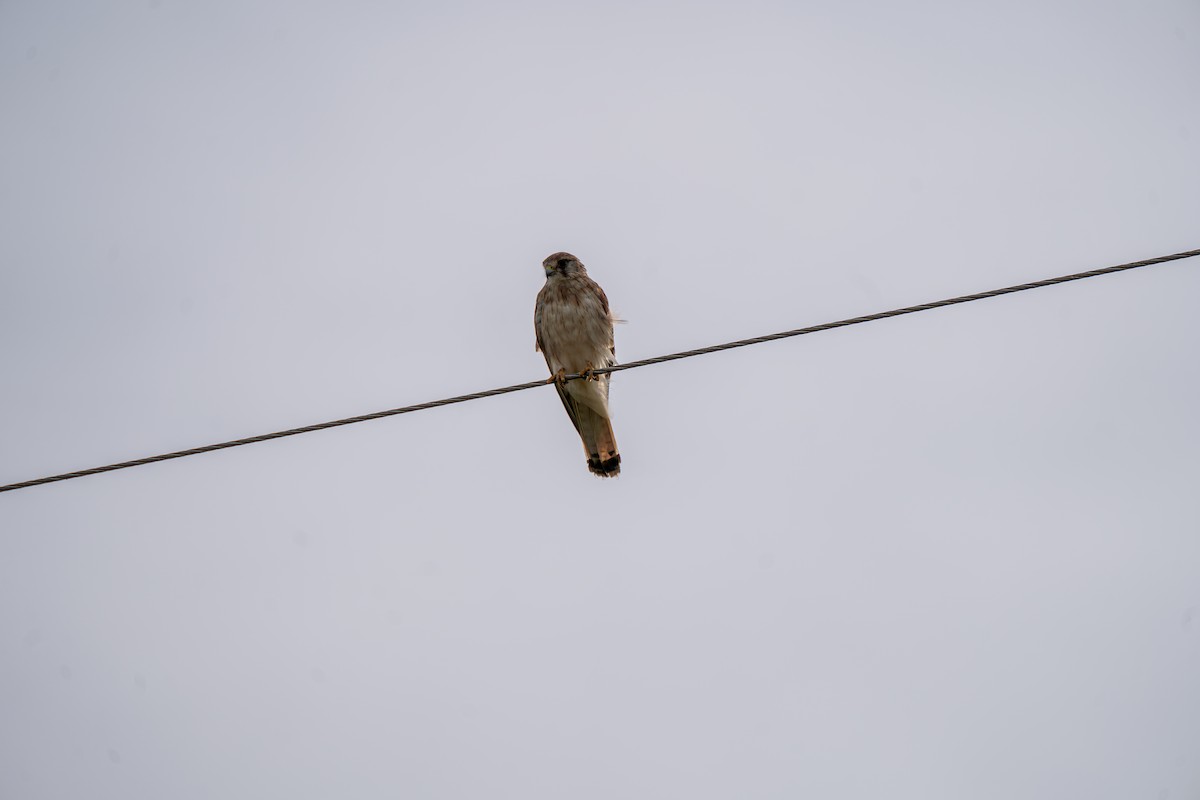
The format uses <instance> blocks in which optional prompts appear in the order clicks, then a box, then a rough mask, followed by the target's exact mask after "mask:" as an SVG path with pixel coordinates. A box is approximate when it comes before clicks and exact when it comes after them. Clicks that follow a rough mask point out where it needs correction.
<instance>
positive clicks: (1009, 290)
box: [0, 250, 1200, 492]
mask: <svg viewBox="0 0 1200 800" xmlns="http://www.w3.org/2000/svg"><path fill="white" fill-rule="evenodd" d="M1197 255H1200V250H1188V251H1186V252H1183V253H1175V254H1173V255H1169V256H1158V257H1157V258H1148V259H1146V260H1144V261H1132V262H1130V263H1128V264H1117V265H1116V266H1112V267H1102V268H1100V269H1093V270H1088V271H1087V272H1076V273H1073V274H1071V275H1062V276H1059V277H1057V278H1047V279H1045V280H1041V281H1034V282H1033V283H1022V284H1019V285H1017V286H1006V287H1004V288H1003V289H992V290H991V291H987V292H978V293H976V294H964V295H962V296H960V297H951V298H948V299H946V300H936V301H934V302H932V303H922V304H921V305H916V306H906V307H905V308H897V309H894V310H892V311H880V312H878V313H876V314H867V315H866V316H863V317H851V318H850V319H843V320H838V321H837V322H826V323H824V324H821V325H811V326H809V327H807V328H796V329H795V330H791V331H782V332H780V333H772V334H768V335H766V336H756V337H754V338H752V339H738V340H737V341H735V342H725V343H724V344H715V345H712V346H710V347H701V348H698V349H696V350H684V351H683V352H680V353H670V354H668V355H664V356H655V357H654V358H644V359H642V360H641V361H630V362H629V363H628V364H616V365H614V366H611V367H606V368H604V369H596V370H594V374H596V375H603V374H605V373H610V372H621V371H622V370H627V369H637V368H638V367H648V366H650V365H651V364H661V363H663V362H664V361H676V360H678V359H681V358H691V357H693V356H702V355H706V354H708V353H718V352H720V351H722V350H733V349H734V348H737V347H747V346H749V345H752V344H762V343H763V342H773V341H775V340H776V339H789V338H791V337H793V336H804V335H805V334H808V333H819V332H820V331H828V330H833V329H834V328H845V327H847V326H849V325H859V324H861V323H863V322H874V321H875V320H880V319H888V318H889V317H899V316H903V315H905V314H915V313H917V312H918V311H929V310H930V309H934V308H942V307H943V306H953V305H958V304H959V303H970V302H973V301H975V300H985V299H987V298H989V297H999V296H1000V295H1004V294H1013V293H1014V292H1024V291H1027V290H1029V289H1040V288H1041V287H1043V286H1053V285H1055V284H1057V283H1068V282H1070V281H1078V280H1083V279H1084V278H1094V277H1096V276H1098V275H1108V274H1110V273H1113V272H1124V271H1125V270H1129V269H1137V268H1139V267H1149V266H1152V265H1154V264H1163V263H1165V262H1168V261H1178V260H1179V259H1183V258H1191V257H1193V256H1197ZM580 377H582V376H580V375H578V374H571V375H568V376H566V379H567V380H569V381H570V380H578V379H579V378H580ZM547 383H548V382H547V381H545V380H540V381H529V382H528V383H517V384H513V385H512V386H502V387H500V388H498V389H488V390H487V391H484V392H472V393H471V394H461V395H458V396H457V397H447V398H445V399H442V400H432V401H430V402H428V403H418V404H416V405H412V406H403V407H402V408H391V409H388V410H387V411H376V412H375V413H373V414H363V415H361V416H358V417H346V418H345V419H336V420H333V421H332V422H319V423H317V424H315V425H305V426H304V427H302V428H289V429H288V430H285V431H276V432H274V433H263V434H260V435H258V436H250V437H247V438H245V439H232V440H230V441H228V442H218V443H217V444H209V445H205V446H203V447H193V448H191V449H190V450H177V451H175V452H173V453H163V454H161V455H157V456H149V457H147V458H138V459H135V460H133V461H122V462H120V463H117V464H108V465H107V466H103V467H92V468H91V469H83V470H79V471H77V472H65V473H63V474H61V475H50V476H48V477H45V478H36V479H34V480H29V481H21V482H20V483H10V484H8V485H7V486H0V492H11V491H13V490H14V489H25V488H28V487H30V486H39V485H41V484H43V483H54V482H56V481H66V480H71V479H72V478H82V477H84V476H85V475H96V474H98V473H101V472H112V471H113V470H118V469H126V468H127V467H140V466H141V465H143V464H153V463H155V462H156V461H168V460H170V459H172V458H183V457H184V456H194V455H199V454H200V453H209V452H212V451H213V450H224V449H226V448H228V447H240V446H242V445H244V444H254V443H256V442H265V441H268V440H270V439H282V438H283V437H285V436H296V435H298V434H301V433H311V432H312V431H320V430H324V429H326V428H337V427H339V426H342V425H352V424H354V423H356V422H366V421H367V420H372V419H382V418H383V417H394V416H396V415H398V414H409V413H412V412H413V411H424V410H426V409H430V408H437V407H438V406H449V405H453V404H455V403H465V402H467V401H468V400H482V399H483V398H485V397H494V396H496V395H499V394H508V393H509V392H520V391H524V390H525V389H534V388H536V387H538V386H545V385H547Z"/></svg>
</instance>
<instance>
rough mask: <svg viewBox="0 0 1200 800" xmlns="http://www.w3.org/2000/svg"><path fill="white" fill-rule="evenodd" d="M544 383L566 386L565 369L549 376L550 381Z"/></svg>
mask: <svg viewBox="0 0 1200 800" xmlns="http://www.w3.org/2000/svg"><path fill="white" fill-rule="evenodd" d="M546 383H557V384H558V385H559V386H566V385H567V371H566V370H565V369H560V370H559V371H558V372H556V373H554V374H553V375H551V376H550V380H548V381H546Z"/></svg>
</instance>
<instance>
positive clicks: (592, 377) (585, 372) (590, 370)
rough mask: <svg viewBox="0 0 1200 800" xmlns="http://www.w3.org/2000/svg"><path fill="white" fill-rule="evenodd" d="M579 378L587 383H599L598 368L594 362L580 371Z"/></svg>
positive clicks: (588, 363)
mask: <svg viewBox="0 0 1200 800" xmlns="http://www.w3.org/2000/svg"><path fill="white" fill-rule="evenodd" d="M579 377H580V378H582V379H583V380H585V381H598V380H600V376H599V375H597V374H596V367H595V365H593V364H592V362H590V361H589V362H587V366H585V367H584V368H583V369H581V370H579Z"/></svg>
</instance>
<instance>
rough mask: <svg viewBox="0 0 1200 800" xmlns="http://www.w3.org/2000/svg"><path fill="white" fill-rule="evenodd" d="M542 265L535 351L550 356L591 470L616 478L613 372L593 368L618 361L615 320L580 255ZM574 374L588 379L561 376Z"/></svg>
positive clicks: (556, 258) (548, 359)
mask: <svg viewBox="0 0 1200 800" xmlns="http://www.w3.org/2000/svg"><path fill="white" fill-rule="evenodd" d="M542 267H543V268H545V270H546V285H545V286H543V287H542V290H541V291H540V292H538V296H537V305H536V306H535V307H534V310H533V329H534V332H535V333H536V335H537V346H536V348H535V349H537V350H539V351H541V353H542V355H544V356H545V357H546V366H548V367H549V368H550V372H551V373H552V375H553V377H552V378H551V379H550V380H552V381H554V383H555V386H556V388H557V389H558V396H559V398H561V399H562V403H563V406H564V407H566V409H567V416H569V417H570V418H571V422H572V423H574V425H575V430H577V431H579V438H580V439H582V440H583V450H584V452H585V453H587V465H588V469H589V470H591V471H592V473H593V474H595V475H599V476H601V477H603V478H611V477H615V476H616V475H618V474H619V473H620V472H621V454H620V453H618V452H617V439H616V437H615V436H614V435H613V429H612V420H611V419H610V417H609V413H608V379H609V375H608V374H607V373H606V374H604V375H593V374H592V372H591V371H592V370H594V369H603V368H605V367H611V366H612V365H613V364H615V363H617V358H616V355H617V353H616V348H615V347H613V323H614V322H615V321H616V319H615V318H614V317H613V315H612V312H611V311H609V309H608V298H607V297H605V296H604V290H603V289H601V288H600V287H599V286H598V285H597V284H596V282H595V281H593V280H592V279H591V278H589V277H588V274H587V270H586V269H584V266H583V264H582V263H580V261H579V259H578V258H576V257H575V256H573V255H571V254H570V253H555V254H554V255H552V256H549V257H547V258H546V260H545V261H543V262H542ZM574 373H579V374H581V375H584V376H585V377H584V379H583V380H573V381H566V380H563V378H564V377H565V376H566V375H568V374H574Z"/></svg>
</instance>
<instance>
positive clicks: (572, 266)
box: [542, 253, 587, 278]
mask: <svg viewBox="0 0 1200 800" xmlns="http://www.w3.org/2000/svg"><path fill="white" fill-rule="evenodd" d="M542 268H543V269H545V270H546V277H547V278H549V277H550V276H552V275H575V274H577V273H579V274H583V275H586V274H587V270H586V269H584V267H583V263H582V262H581V261H580V260H579V259H578V258H576V257H575V256H573V255H571V254H570V253H554V254H553V255H549V256H546V260H545V261H543V262H542Z"/></svg>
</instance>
